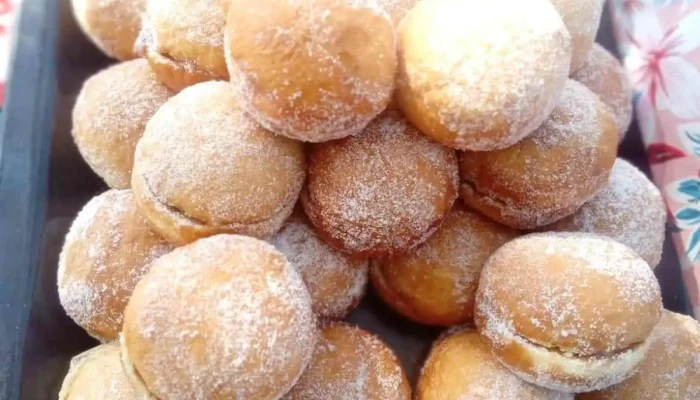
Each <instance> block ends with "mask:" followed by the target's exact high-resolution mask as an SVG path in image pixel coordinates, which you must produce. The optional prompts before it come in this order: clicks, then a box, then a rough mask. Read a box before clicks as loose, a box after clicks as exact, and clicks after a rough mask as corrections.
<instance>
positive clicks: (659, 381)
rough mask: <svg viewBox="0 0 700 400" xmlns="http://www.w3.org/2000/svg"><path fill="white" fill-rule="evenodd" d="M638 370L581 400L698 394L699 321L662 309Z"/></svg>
mask: <svg viewBox="0 0 700 400" xmlns="http://www.w3.org/2000/svg"><path fill="white" fill-rule="evenodd" d="M652 335H653V337H652V343H651V347H650V348H649V351H648V352H647V356H646V358H645V359H644V361H643V362H642V364H641V365H640V366H639V370H638V371H637V373H636V374H635V375H634V376H633V377H632V378H630V379H628V380H627V381H625V382H623V383H620V384H619V385H616V386H613V387H610V388H607V389H605V390H603V391H601V392H593V393H584V394H581V395H580V396H579V397H577V399H580V400H627V399H634V400H694V399H698V398H700V325H699V324H698V322H697V321H695V320H694V319H692V318H691V317H688V316H684V315H680V314H675V313H672V312H670V311H664V313H663V315H662V317H661V321H659V324H658V325H657V326H656V328H655V329H654V332H653V334H652Z"/></svg>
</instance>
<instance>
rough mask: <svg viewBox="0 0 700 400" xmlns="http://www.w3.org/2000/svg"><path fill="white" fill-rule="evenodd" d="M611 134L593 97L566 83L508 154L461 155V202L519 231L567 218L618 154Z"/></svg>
mask: <svg viewBox="0 0 700 400" xmlns="http://www.w3.org/2000/svg"><path fill="white" fill-rule="evenodd" d="M615 132H616V131H615V124H614V122H613V120H612V118H611V117H610V115H609V113H608V111H607V109H606V108H605V106H604V105H603V103H602V102H601V101H600V100H598V98H597V96H596V95H595V94H593V92H591V91H590V90H588V89H586V87H585V86H583V85H581V84H580V83H578V82H576V81H573V80H569V81H568V82H567V84H566V88H565V89H564V93H563V94H562V96H561V98H560V99H559V102H558V103H557V106H556V107H555V108H554V111H553V112H552V114H551V115H550V116H549V118H548V119H547V121H546V122H545V123H544V124H543V125H542V126H540V127H539V128H537V130H536V131H535V133H533V134H532V135H531V136H529V137H527V138H526V139H524V140H522V141H520V142H518V143H517V144H515V145H514V146H511V147H509V148H507V149H502V150H496V151H489V152H473V151H465V152H463V153H462V154H461V158H460V167H461V177H462V185H461V188H460V194H461V195H462V199H463V200H464V202H465V203H466V204H467V205H468V206H470V207H472V208H475V209H477V210H478V211H480V212H481V213H483V214H484V215H486V216H488V217H490V218H493V219H494V220H496V221H498V222H500V223H502V224H506V225H510V226H512V227H514V228H518V229H533V228H537V227H539V226H544V225H548V224H550V223H552V222H554V221H556V220H559V219H561V218H563V217H565V216H567V215H571V214H573V213H574V212H575V211H576V210H577V209H578V208H579V207H580V206H581V205H582V204H583V203H585V202H586V201H588V200H589V199H591V198H592V197H593V196H594V195H595V194H596V193H597V192H598V191H599V190H601V189H602V188H603V187H604V186H605V184H606V183H607V181H608V177H609V175H610V170H611V169H612V167H613V164H614V163H615V156H616V155H617V134H616V133H615Z"/></svg>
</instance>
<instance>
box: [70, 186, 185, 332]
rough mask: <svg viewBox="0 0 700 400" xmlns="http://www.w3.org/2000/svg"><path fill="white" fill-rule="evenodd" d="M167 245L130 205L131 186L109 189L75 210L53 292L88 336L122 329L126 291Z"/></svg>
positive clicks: (132, 204)
mask: <svg viewBox="0 0 700 400" xmlns="http://www.w3.org/2000/svg"><path fill="white" fill-rule="evenodd" d="M172 249H173V247H172V246H171V245H170V244H168V243H167V242H166V241H165V239H163V237H162V236H160V235H159V234H157V233H156V232H154V231H153V230H152V229H151V228H150V227H149V226H148V225H147V224H146V222H145V221H144V220H143V218H142V217H141V215H139V213H138V212H137V210H136V202H135V201H134V195H133V193H132V192H131V190H109V191H107V192H104V193H102V194H101V195H99V196H97V197H95V198H93V199H92V200H90V202H88V203H87V204H86V205H85V207H84V208H83V209H82V210H81V211H80V213H79V214H78V216H77V217H76V218H75V221H73V224H72V225H71V228H70V230H69V231H68V235H66V240H65V243H64V244H63V250H62V251H61V255H60V257H59V262H58V280H57V281H58V296H59V299H60V301H61V304H62V305H63V308H64V309H65V310H66V314H68V316H69V317H71V318H72V319H73V320H74V321H75V322H76V323H77V324H78V325H80V326H81V327H82V328H83V329H85V330H86V331H87V332H88V333H89V334H90V335H91V336H93V337H95V338H97V339H99V340H101V341H104V342H106V341H109V340H112V339H115V338H116V337H117V336H118V335H119V332H121V330H122V319H123V317H124V308H125V307H126V303H127V302H128V301H129V297H131V292H132V291H133V290H134V287H135V286H136V284H137V283H138V281H139V280H140V279H141V277H142V276H143V275H145V274H146V272H148V269H149V267H150V264H151V262H152V261H153V260H155V259H156V258H158V257H160V256H161V255H163V254H165V253H167V252H169V251H171V250H172Z"/></svg>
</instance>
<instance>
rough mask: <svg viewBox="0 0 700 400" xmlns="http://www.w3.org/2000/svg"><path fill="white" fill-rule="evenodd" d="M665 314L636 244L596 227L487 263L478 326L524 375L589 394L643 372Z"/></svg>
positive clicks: (537, 241)
mask: <svg viewBox="0 0 700 400" xmlns="http://www.w3.org/2000/svg"><path fill="white" fill-rule="evenodd" d="M661 310H662V307H661V292H660V288H659V283H658V282H657V281H656V278H655V277H654V273H653V272H652V270H651V268H649V265H648V264H647V263H646V262H645V261H644V260H643V259H641V258H640V257H639V256H637V255H636V254H635V253H634V252H633V251H632V250H631V249H630V248H628V247H627V246H625V245H622V244H620V243H617V242H616V241H614V240H612V239H609V238H606V237H604V236H597V235H591V234H586V233H536V234H531V235H527V236H523V237H521V238H518V239H515V240H513V241H511V242H508V243H507V244H506V245H504V246H503V247H501V248H500V249H499V250H497V251H496V252H495V253H494V254H493V255H492V256H491V258H489V260H488V261H487V262H486V265H485V266H484V269H483V271H482V273H481V279H480V281H479V289H478V291H477V295H476V309H475V322H476V326H477V328H478V329H479V333H481V334H482V335H483V336H484V337H485V338H486V340H487V341H488V342H489V344H490V345H491V346H492V351H493V352H494V355H495V356H496V357H497V358H498V359H499V360H500V361H501V363H503V364H504V365H505V366H506V367H507V368H509V369H510V370H511V371H512V372H514V373H515V374H517V375H518V376H520V377H521V378H522V379H524V380H526V381H528V382H531V383H534V384H536V385H538V386H542V387H546V388H548V389H553V390H558V391H562V392H587V391H593V390H599V389H603V388H605V387H608V386H611V385H614V384H617V383H620V382H622V381H623V380H625V379H627V378H629V377H630V376H631V375H632V374H633V373H634V372H635V369H636V367H637V366H638V365H639V363H640V362H641V361H642V359H643V358H644V355H645V353H646V351H647V349H648V347H649V343H650V340H649V337H650V334H651V332H652V330H653V328H654V326H656V323H657V322H658V321H659V318H660V316H661Z"/></svg>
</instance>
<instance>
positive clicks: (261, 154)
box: [134, 82, 305, 226]
mask: <svg viewBox="0 0 700 400" xmlns="http://www.w3.org/2000/svg"><path fill="white" fill-rule="evenodd" d="M237 106H238V102H237V99H236V97H235V94H234V93H233V91H232V90H231V88H230V85H228V84H227V83H224V82H206V83H201V84H198V85H195V86H192V87H189V88H187V89H185V90H183V91H182V92H180V93H179V94H178V95H177V96H175V97H173V98H172V99H171V100H170V101H169V102H167V103H166V104H165V105H164V106H163V107H162V108H161V110H159V112H158V113H156V115H155V116H154V117H153V118H152V119H151V121H150V122H149V123H148V126H147V128H146V133H145V135H144V137H143V139H142V140H141V142H140V143H139V145H138V147H137V150H136V161H135V167H134V175H135V176H136V175H139V176H141V177H143V179H144V180H145V182H146V185H147V187H148V189H149V190H150V192H151V193H152V194H153V195H154V197H155V198H156V200H157V201H158V202H159V203H161V204H163V205H165V206H168V207H172V208H174V209H176V210H177V211H178V212H180V213H181V214H183V215H184V216H186V217H189V218H192V219H194V220H197V221H198V222H199V223H202V224H206V225H210V226H225V225H229V224H246V225H250V224H255V223H260V222H264V221H267V220H269V219H271V218H272V217H274V216H275V215H278V214H279V213H280V212H281V211H282V210H286V209H289V207H290V204H293V203H294V201H295V199H296V198H297V196H298V195H299V192H300V191H301V187H302V185H303V182H304V177H305V168H304V167H305V160H304V158H305V156H304V152H303V148H302V145H301V144H300V143H296V142H293V141H291V140H289V139H286V138H283V137H279V136H277V135H274V134H273V133H272V132H269V131H266V130H264V129H263V128H262V127H260V126H258V125H257V124H256V123H255V122H253V121H252V120H251V119H249V118H248V117H247V116H246V115H245V114H244V113H243V111H242V110H240V109H239V108H237ZM287 215H288V214H287Z"/></svg>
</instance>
